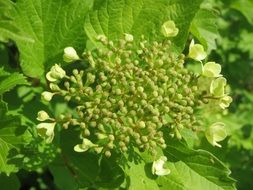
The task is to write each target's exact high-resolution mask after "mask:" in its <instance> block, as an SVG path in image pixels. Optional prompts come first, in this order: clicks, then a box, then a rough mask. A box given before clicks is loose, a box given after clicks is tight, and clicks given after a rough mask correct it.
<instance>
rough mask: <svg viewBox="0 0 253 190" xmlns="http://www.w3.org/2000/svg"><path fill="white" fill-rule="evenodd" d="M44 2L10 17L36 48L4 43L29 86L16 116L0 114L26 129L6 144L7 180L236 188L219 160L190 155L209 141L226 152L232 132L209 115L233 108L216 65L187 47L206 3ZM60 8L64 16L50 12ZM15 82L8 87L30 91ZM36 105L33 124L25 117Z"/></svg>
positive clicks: (199, 49)
mask: <svg viewBox="0 0 253 190" xmlns="http://www.w3.org/2000/svg"><path fill="white" fill-rule="evenodd" d="M38 2H39V1H38ZM38 2H31V1H30V0H29V1H19V2H17V3H16V4H15V11H13V13H12V14H10V17H13V19H14V20H15V22H14V21H13V23H12V24H13V25H14V26H15V27H17V28H16V29H17V30H18V29H22V30H21V32H22V31H23V32H26V33H28V34H30V37H32V38H33V39H29V40H31V41H29V40H28V39H27V38H29V36H28V37H27V36H25V37H24V38H22V39H21V38H16V36H14V37H12V36H9V38H11V39H13V40H14V41H15V42H16V44H17V47H18V49H19V51H20V60H21V61H20V66H21V68H22V71H23V73H24V74H25V75H27V76H29V77H30V79H29V82H30V83H31V84H32V87H25V86H22V87H21V88H18V89H17V94H18V96H19V97H20V99H22V101H23V102H22V103H23V104H22V105H21V108H19V109H17V110H10V111H9V112H8V110H7V105H6V104H5V103H3V102H1V104H0V106H1V110H3V111H2V112H0V118H8V121H11V122H12V123H11V125H14V124H15V126H18V125H22V126H23V125H26V126H27V129H26V130H25V132H26V133H22V135H23V136H21V137H22V138H17V139H16V136H15V140H17V142H19V143H16V144H19V146H14V144H15V143H13V142H9V140H8V139H7V140H6V139H5V138H3V139H4V140H5V141H4V143H5V144H3V143H2V144H1V141H0V145H3V146H2V147H4V146H5V145H6V147H7V148H6V147H5V149H4V154H3V155H4V156H1V158H2V160H3V162H2V163H1V162H0V163H1V164H2V165H0V171H3V172H5V173H7V174H10V173H12V172H18V170H19V169H26V170H29V171H37V172H38V173H40V172H41V171H43V169H44V170H46V169H49V171H50V174H51V175H52V176H53V181H54V184H55V185H56V186H57V188H60V189H66V188H67V189H80V188H86V189H152V190H153V189H171V188H178V189H205V188H208V189H234V180H233V179H232V178H230V177H229V174H230V171H229V170H228V169H227V168H226V167H225V166H224V164H223V163H222V162H221V161H220V160H218V159H217V158H216V157H215V156H213V155H212V154H211V153H210V152H208V151H205V150H194V149H193V147H194V146H193V145H194V144H195V143H196V144H197V143H198V142H199V141H198V138H197V137H203V136H204V137H205V138H206V140H207V141H208V142H209V143H210V144H211V145H212V146H214V147H220V148H221V147H222V145H221V143H220V142H221V141H223V140H224V139H225V138H226V137H227V135H228V133H227V130H226V126H225V124H224V123H222V122H221V120H220V119H219V118H212V117H211V114H212V112H215V113H223V112H224V111H226V109H227V108H228V107H229V105H230V103H231V102H232V98H231V97H230V96H229V93H228V92H229V90H228V85H227V81H226V79H225V78H224V77H223V75H222V73H221V65H220V64H218V63H216V62H215V61H207V54H208V53H207V52H206V47H204V46H202V45H201V44H200V43H195V42H194V39H191V42H190V45H189V47H186V48H185V46H186V45H187V46H188V43H187V42H186V41H187V39H188V31H189V27H190V25H191V22H192V20H193V18H194V15H195V14H196V12H197V11H198V10H199V5H200V3H201V1H190V2H189V4H187V6H186V2H185V1H183V0H177V1H166V0H159V1H157V2H154V1H150V0H137V1H132V0H128V1H121V0H107V1H105V2H102V1H94V3H93V1H81V0H80V1H75V2H74V1H71V2H69V3H66V2H65V3H66V4H67V5H68V6H67V5H66V6H65V4H64V2H63V1H61V3H63V4H62V6H60V7H59V6H58V3H57V2H56V1H53V0H50V1H49V3H45V2H44V1H41V4H37V3H38ZM33 3H34V4H33ZM10 5H12V4H10ZM32 5H33V6H32ZM41 5H43V6H41ZM81 5H82V6H81ZM13 6H14V5H13ZM24 7H29V8H31V7H34V9H31V10H33V11H35V12H36V14H35V12H31V13H30V12H29V11H28V12H26V11H24ZM39 7H40V8H41V12H43V14H42V15H40V12H37V10H40V9H39ZM81 7H85V9H84V8H83V9H84V10H82V9H81ZM16 9H17V10H18V11H16ZM56 9H57V10H58V15H59V16H58V17H55V16H54V14H51V13H54V11H55V10H56ZM93 9H94V10H93ZM29 10H30V9H29ZM73 10H75V11H73ZM88 11H89V13H88V14H87V15H86V13H87V12H88ZM49 13H50V14H49ZM137 13H138V14H137ZM174 13H175V14H174ZM47 14H48V15H47ZM75 14H76V15H75ZM34 15H35V16H34ZM43 15H46V17H43ZM52 15H53V16H52ZM73 15H74V16H73ZM106 15H107V16H106ZM122 15H123V16H122ZM178 15H181V16H178ZM33 16H34V17H33ZM37 16H38V18H37ZM40 16H41V17H40ZM84 17H85V23H82V22H84V21H83V20H82V19H80V18H84ZM28 18H29V19H31V20H33V19H35V18H37V21H36V22H33V23H32V24H31V23H30V20H29V19H28ZM119 18H122V19H119ZM35 20H36V19H35ZM38 20H40V21H38ZM21 21H22V22H21ZM53 21H54V22H53ZM26 22H28V23H26ZM40 22H42V23H44V24H42V25H40V24H39V23H40ZM36 24H39V25H38V26H37V25H36ZM82 24H84V29H83V26H82ZM195 24H196V23H195ZM34 25H36V26H37V27H35V26H34ZM28 26H29V27H28ZM0 29H1V28H0ZM34 31H36V32H37V33H36V32H34ZM126 31H127V32H126ZM195 32H196V31H195ZM47 35H48V37H47ZM4 37H5V36H4ZM26 37H27V38H26ZM191 38H192V37H191ZM0 39H1V38H0ZM23 40H27V41H25V42H24V41H23ZM33 47H36V48H33ZM83 47H85V48H84V49H83ZM183 49H185V51H183ZM76 50H77V51H76ZM182 52H186V53H182ZM62 54H63V55H62ZM27 55H29V56H27ZM59 57H60V59H59ZM191 65H195V66H197V67H199V68H200V69H199V70H196V69H192V67H191ZM0 75H3V76H5V77H6V76H8V77H10V76H13V78H14V77H15V76H14V75H12V74H11V73H8V72H5V71H4V70H0ZM18 76H19V77H21V78H22V80H19V82H13V81H11V82H10V81H8V82H6V83H5V84H4V85H6V84H13V85H14V84H15V85H17V84H26V79H25V78H24V77H23V75H18ZM8 77H7V79H8ZM36 77H37V78H39V77H40V82H41V83H39V82H38V81H39V80H38V79H35V80H34V79H33V78H36ZM7 79H5V80H7ZM23 80H24V81H23ZM21 81H22V82H21ZM1 85H2V84H1V83H0V87H1ZM2 86H3V85H2ZM11 87H12V86H8V88H7V87H5V88H6V89H9V88H11ZM0 90H1V88H0ZM5 91H7V90H5ZM5 91H4V92H5ZM1 93H2V92H1V91H0V94H1ZM26 94H32V95H31V98H30V97H28V98H27V97H26V98H24V97H25V96H26ZM37 96H40V97H41V98H39V99H38V98H37ZM7 97H8V95H7ZM6 99H8V98H6ZM34 100H36V101H37V102H36V103H37V104H36V105H35V104H34V109H35V110H36V113H37V118H36V116H35V115H34V114H33V115H32V116H31V115H29V114H28V116H27V112H29V111H30V110H29V109H31V107H29V106H28V105H29V104H30V103H31V102H32V101H34ZM8 103H9V105H11V103H12V102H11V101H9V102H8ZM30 105H31V104H30ZM34 109H33V110H34ZM210 110H211V111H212V112H210ZM22 111H23V116H22V119H21V121H19V123H18V124H17V122H16V121H17V117H20V113H21V114H22ZM209 112H210V113H209ZM12 116H13V117H12ZM206 116H207V117H210V118H212V119H210V118H208V122H207V118H205V117H206ZM11 118H12V119H13V120H11ZM36 120H37V121H36ZM14 121H15V122H14ZM210 121H211V122H210ZM4 122H7V120H4ZM0 123H1V121H0ZM6 126H8V125H6ZM6 131H7V132H8V131H9V130H6ZM6 131H4V135H5V136H7V135H10V134H9V133H10V131H9V132H8V133H7V132H6ZM15 134H16V133H15ZM11 135H13V133H11ZM17 137H19V136H18V135H17ZM0 140H1V128H0ZM12 143H13V144H12ZM16 144H15V145H16ZM11 145H13V146H11ZM0 147H1V146H0ZM12 148H13V149H14V150H15V151H14V150H13V149H12ZM11 150H12V151H11ZM46 171H47V170H46ZM196 181H197V182H196ZM177 184H179V185H177Z"/></svg>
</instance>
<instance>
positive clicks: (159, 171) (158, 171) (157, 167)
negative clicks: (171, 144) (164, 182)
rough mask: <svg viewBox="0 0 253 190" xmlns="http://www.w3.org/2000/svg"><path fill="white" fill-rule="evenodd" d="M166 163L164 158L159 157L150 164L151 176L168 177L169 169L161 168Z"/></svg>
mask: <svg viewBox="0 0 253 190" xmlns="http://www.w3.org/2000/svg"><path fill="white" fill-rule="evenodd" d="M166 161H167V157H166V156H161V157H160V158H159V159H158V160H156V161H154V162H153V164H152V174H153V175H159V176H163V175H168V174H170V169H165V168H163V165H164V164H165V162H166Z"/></svg>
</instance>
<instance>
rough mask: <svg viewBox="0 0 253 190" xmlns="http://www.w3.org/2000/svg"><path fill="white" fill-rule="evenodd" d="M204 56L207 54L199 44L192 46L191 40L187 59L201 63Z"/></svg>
mask: <svg viewBox="0 0 253 190" xmlns="http://www.w3.org/2000/svg"><path fill="white" fill-rule="evenodd" d="M206 56H207V54H206V52H205V50H204V47H203V46H202V45H201V44H194V40H192V41H191V43H190V47H189V54H188V57H190V58H192V59H194V60H197V61H202V60H204V59H205V58H206Z"/></svg>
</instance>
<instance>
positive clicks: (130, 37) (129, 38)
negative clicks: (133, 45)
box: [125, 34, 134, 42]
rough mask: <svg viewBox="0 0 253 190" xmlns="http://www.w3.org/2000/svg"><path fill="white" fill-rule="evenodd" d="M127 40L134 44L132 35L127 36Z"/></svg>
mask: <svg viewBox="0 0 253 190" xmlns="http://www.w3.org/2000/svg"><path fill="white" fill-rule="evenodd" d="M125 40H126V41H127V42H133V41H134V37H133V35H131V34H125Z"/></svg>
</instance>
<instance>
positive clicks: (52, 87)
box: [49, 83, 61, 91]
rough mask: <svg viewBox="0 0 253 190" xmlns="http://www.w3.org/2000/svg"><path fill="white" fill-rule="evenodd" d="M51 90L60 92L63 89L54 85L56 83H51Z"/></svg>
mask: <svg viewBox="0 0 253 190" xmlns="http://www.w3.org/2000/svg"><path fill="white" fill-rule="evenodd" d="M49 88H50V89H51V90H52V91H60V90H61V89H60V88H59V86H58V85H57V84H54V83H50V84H49Z"/></svg>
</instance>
